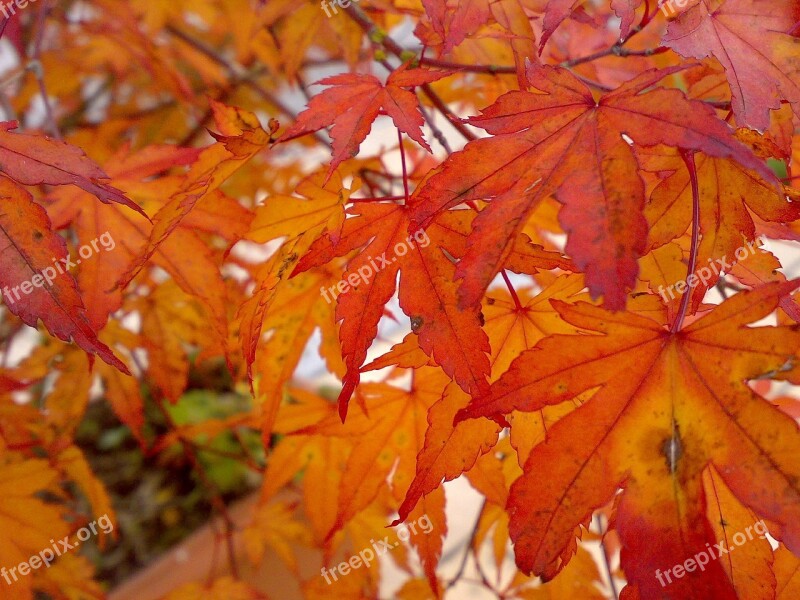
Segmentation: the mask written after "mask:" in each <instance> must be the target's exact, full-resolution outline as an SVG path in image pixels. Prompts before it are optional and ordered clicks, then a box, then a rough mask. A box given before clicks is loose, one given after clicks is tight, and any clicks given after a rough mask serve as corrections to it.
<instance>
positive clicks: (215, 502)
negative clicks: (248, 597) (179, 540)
mask: <svg viewBox="0 0 800 600" xmlns="http://www.w3.org/2000/svg"><path fill="white" fill-rule="evenodd" d="M154 400H155V403H156V406H157V407H158V409H159V411H160V412H161V414H162V415H163V416H164V419H165V421H166V422H167V425H168V426H169V428H170V429H171V430H173V431H176V433H177V432H178V426H177V424H176V423H175V420H174V419H173V418H172V415H171V414H169V411H168V410H167V409H166V407H165V406H164V404H163V401H162V399H161V398H160V397H157V396H155V395H154ZM177 437H178V441H179V442H180V443H181V446H183V454H184V456H185V457H186V458H188V459H189V462H190V463H191V464H192V470H193V471H194V472H195V473H196V474H197V477H198V479H200V483H202V484H203V486H204V487H205V488H206V489H207V490H208V492H209V494H210V495H211V505H212V506H213V507H214V509H215V510H216V511H217V512H218V513H219V515H220V517H221V518H222V522H223V523H224V524H225V533H224V537H225V543H226V546H227V550H228V564H229V565H230V569H231V574H232V575H233V577H234V578H235V579H238V578H239V566H238V564H237V562H236V553H235V550H234V547H233V534H234V532H235V531H236V525H235V524H234V522H233V519H232V518H231V516H230V513H228V507H227V506H226V505H225V502H224V501H223V500H222V495H221V493H220V491H219V489H218V488H217V486H216V485H215V484H214V483H213V482H212V481H211V480H210V479H209V478H208V474H207V473H206V470H205V467H204V466H203V463H202V462H200V459H199V458H198V456H197V451H196V449H195V447H194V442H192V441H191V440H187V439H184V438H183V436H182V435H181V434H180V433H177Z"/></svg>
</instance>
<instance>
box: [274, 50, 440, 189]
mask: <svg viewBox="0 0 800 600" xmlns="http://www.w3.org/2000/svg"><path fill="white" fill-rule="evenodd" d="M448 75H450V72H449V71H430V70H427V69H408V68H407V66H406V65H403V66H401V67H400V68H398V69H396V70H395V71H393V72H392V73H391V74H390V75H389V78H388V79H387V80H386V85H383V84H382V83H381V82H380V80H379V79H378V78H377V77H374V76H373V75H362V74H359V73H348V74H346V75H334V76H333V77H326V78H325V79H322V80H320V81H318V82H317V84H318V85H329V86H331V87H330V88H329V89H327V90H325V91H323V92H322V93H321V94H318V95H316V96H314V98H312V99H311V102H309V105H308V108H307V109H306V110H304V111H303V112H301V113H300V114H299V115H298V117H297V121H296V122H295V124H294V125H292V126H291V127H290V128H289V129H288V130H287V131H286V133H284V134H283V135H282V136H281V137H280V138H279V139H278V142H286V141H288V140H291V139H294V138H297V137H300V136H302V135H305V134H307V133H312V132H314V131H319V130H320V129H322V128H323V127H327V126H329V125H333V127H332V128H331V138H332V139H333V160H332V161H331V165H330V168H329V169H328V177H330V175H331V174H332V173H333V171H334V170H335V169H336V167H337V166H338V165H339V164H340V163H341V162H342V161H344V160H347V159H348V158H352V157H353V156H355V155H356V154H357V153H358V148H359V146H360V145H361V142H363V141H364V139H365V138H366V137H367V134H368V133H369V131H370V129H371V127H372V122H373V121H374V120H375V119H376V118H377V117H378V114H379V113H380V111H381V110H384V111H385V112H386V114H387V115H389V116H390V117H391V118H392V121H393V122H394V124H395V126H396V127H397V129H399V130H400V131H402V132H403V133H405V134H406V135H408V136H409V137H410V138H411V139H412V140H414V141H415V142H417V143H418V144H419V145H420V146H422V147H423V148H425V149H426V150H428V151H429V152H430V150H431V148H430V146H429V145H428V142H426V141H425V138H424V137H423V135H422V125H423V123H424V121H423V119H422V113H421V112H420V108H419V100H418V99H417V96H416V94H414V93H413V92H411V91H409V90H407V89H404V88H413V87H415V86H418V85H423V84H426V83H431V82H434V81H438V80H439V79H441V78H443V77H447V76H448ZM343 107H344V109H343Z"/></svg>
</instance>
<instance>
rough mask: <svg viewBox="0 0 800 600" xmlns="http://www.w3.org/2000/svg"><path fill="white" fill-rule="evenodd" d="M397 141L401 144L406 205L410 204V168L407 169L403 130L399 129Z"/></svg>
mask: <svg viewBox="0 0 800 600" xmlns="http://www.w3.org/2000/svg"><path fill="white" fill-rule="evenodd" d="M397 142H398V143H399V144H400V162H401V163H402V165H403V192H404V193H405V196H406V206H408V200H409V198H408V170H407V169H406V150H405V148H403V132H402V131H400V130H399V129H398V130H397Z"/></svg>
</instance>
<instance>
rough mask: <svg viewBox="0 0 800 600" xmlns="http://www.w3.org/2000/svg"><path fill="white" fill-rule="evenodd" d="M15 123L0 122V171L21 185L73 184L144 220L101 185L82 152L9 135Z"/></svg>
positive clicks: (133, 205) (103, 176)
mask: <svg viewBox="0 0 800 600" xmlns="http://www.w3.org/2000/svg"><path fill="white" fill-rule="evenodd" d="M17 127H18V124H17V122H16V121H4V122H1V123H0V166H1V167H2V168H0V170H2V172H3V173H5V174H6V175H8V176H9V177H10V178H11V179H13V180H14V181H16V182H17V183H21V184H23V185H38V184H40V183H46V184H49V185H75V186H78V187H79V188H81V189H82V190H85V191H86V192H88V193H90V194H92V195H93V196H96V197H97V199H98V200H100V201H101V202H103V203H105V204H111V203H112V202H116V203H118V204H123V205H125V206H127V207H128V208H132V209H133V210H135V211H136V212H138V213H139V214H141V215H142V216H144V217H147V215H146V214H145V213H144V211H143V210H142V208H141V207H140V206H139V205H138V204H136V203H135V202H132V201H131V200H129V199H128V198H127V197H126V196H125V194H124V193H122V192H121V191H120V190H118V189H116V188H114V187H112V186H110V185H109V184H107V183H104V181H103V180H107V179H108V175H106V174H105V172H103V170H102V169H101V168H100V167H99V166H97V165H96V164H95V163H94V162H92V160H91V159H90V158H88V157H87V156H86V155H85V154H84V153H83V150H81V149H80V148H76V147H75V146H71V145H70V144H67V143H66V142H63V141H61V140H51V139H47V138H44V137H41V136H35V135H29V134H26V133H11V130H12V129H16V128H17Z"/></svg>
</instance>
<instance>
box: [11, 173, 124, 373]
mask: <svg viewBox="0 0 800 600" xmlns="http://www.w3.org/2000/svg"><path fill="white" fill-rule="evenodd" d="M0 198H2V207H3V209H2V212H0V235H2V237H3V238H4V240H3V247H4V250H3V251H2V252H0V264H2V265H3V268H2V270H0V287H2V288H4V289H3V296H4V298H5V302H6V306H7V307H8V310H10V311H11V312H12V313H14V314H15V315H17V316H18V317H19V318H21V319H22V320H23V321H24V322H25V323H26V324H27V325H30V326H31V327H35V326H36V323H37V321H38V320H39V319H41V321H42V323H44V325H45V327H47V329H48V331H50V333H52V334H53V335H54V336H56V337H57V338H59V339H62V340H64V341H68V340H70V339H73V340H74V341H75V343H76V344H78V345H79V346H80V347H81V348H83V349H84V350H85V351H86V352H87V353H89V354H96V355H97V356H99V357H100V358H101V359H103V360H104V361H105V362H107V363H108V364H110V365H112V366H113V367H116V368H117V369H119V370H120V371H122V372H123V373H125V374H127V375H130V371H128V368H127V367H126V366H125V365H124V364H123V363H122V361H120V360H119V359H118V358H117V357H116V356H114V353H113V352H112V351H111V349H110V348H109V347H108V346H106V345H105V344H103V343H102V342H101V341H100V340H99V339H97V333H96V332H95V330H94V329H93V328H92V326H91V325H90V324H89V321H88V319H87V316H86V309H85V307H84V304H83V301H82V300H81V297H80V295H79V294H78V290H77V287H76V285H75V280H74V279H73V277H72V275H71V274H70V273H69V272H59V271H62V268H61V267H64V265H67V264H68V262H70V259H69V255H68V253H67V248H66V244H65V243H64V240H63V238H61V237H60V236H59V235H58V234H56V233H54V232H53V231H52V228H51V225H50V220H49V219H48V218H47V214H46V213H45V211H44V209H43V208H42V207H41V206H39V205H38V204H36V203H35V202H34V201H33V199H32V198H31V196H30V194H28V193H27V192H26V191H25V190H23V189H21V188H20V187H18V186H17V185H15V184H14V183H12V182H11V181H9V180H8V179H0ZM56 261H57V265H56ZM51 273H52V275H51ZM43 274H46V275H48V276H50V277H49V281H46V280H45V278H44V275H43ZM37 281H38V285H37ZM20 289H22V295H21V296H20V294H19V290H20ZM26 292H27V293H26Z"/></svg>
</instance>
